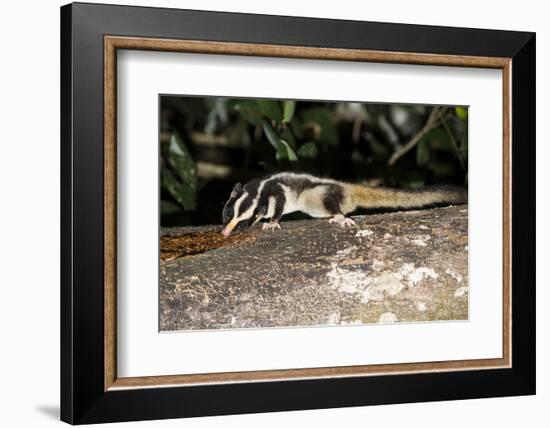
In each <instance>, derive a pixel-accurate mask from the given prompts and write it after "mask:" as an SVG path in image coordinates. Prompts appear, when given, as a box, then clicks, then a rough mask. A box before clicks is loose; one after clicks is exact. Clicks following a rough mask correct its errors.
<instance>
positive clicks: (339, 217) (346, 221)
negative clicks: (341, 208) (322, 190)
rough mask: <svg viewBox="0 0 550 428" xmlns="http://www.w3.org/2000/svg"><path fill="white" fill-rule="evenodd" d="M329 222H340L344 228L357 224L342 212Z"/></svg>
mask: <svg viewBox="0 0 550 428" xmlns="http://www.w3.org/2000/svg"><path fill="white" fill-rule="evenodd" d="M328 222H329V223H336V224H339V225H340V227H343V228H346V227H353V226H355V222H354V221H353V220H352V219H351V218H348V217H345V216H343V215H342V214H336V215H335V216H334V217H331V219H330V220H329V221H328Z"/></svg>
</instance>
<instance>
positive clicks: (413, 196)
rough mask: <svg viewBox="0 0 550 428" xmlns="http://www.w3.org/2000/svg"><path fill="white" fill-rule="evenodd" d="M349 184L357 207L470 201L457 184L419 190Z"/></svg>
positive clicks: (412, 205) (432, 204)
mask: <svg viewBox="0 0 550 428" xmlns="http://www.w3.org/2000/svg"><path fill="white" fill-rule="evenodd" d="M349 186H350V190H351V192H350V193H351V195H352V199H353V204H354V205H355V206H356V207H357V208H367V209H368V208H424V207H430V206H438V205H452V204H464V203H466V202H468V192H467V190H466V189H463V188H461V187H455V186H429V187H424V188H422V189H418V190H401V189H385V188H370V187H366V186H361V185H356V184H350V185H349Z"/></svg>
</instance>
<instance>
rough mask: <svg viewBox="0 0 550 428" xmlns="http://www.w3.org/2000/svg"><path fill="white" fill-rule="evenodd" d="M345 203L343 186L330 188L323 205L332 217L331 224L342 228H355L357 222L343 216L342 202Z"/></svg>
mask: <svg viewBox="0 0 550 428" xmlns="http://www.w3.org/2000/svg"><path fill="white" fill-rule="evenodd" d="M343 201H344V191H343V189H342V187H341V186H338V185H335V186H330V188H329V191H328V192H327V193H326V194H325V197H324V198H323V204H324V205H325V208H326V209H327V211H328V212H329V213H330V214H331V215H332V217H331V218H330V220H329V223H336V224H338V225H340V226H341V227H353V226H355V222H354V221H353V220H352V219H351V218H348V217H346V216H345V215H344V214H342V202H343Z"/></svg>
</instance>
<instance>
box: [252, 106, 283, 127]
mask: <svg viewBox="0 0 550 428" xmlns="http://www.w3.org/2000/svg"><path fill="white" fill-rule="evenodd" d="M257 103H258V105H259V106H260V110H261V111H262V113H263V114H264V116H267V117H268V118H269V119H271V120H274V121H275V122H279V123H280V122H281V121H282V120H283V114H282V112H281V106H280V104H279V103H278V102H277V101H273V100H258V101H257Z"/></svg>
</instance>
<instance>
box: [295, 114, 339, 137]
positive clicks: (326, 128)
mask: <svg viewBox="0 0 550 428" xmlns="http://www.w3.org/2000/svg"><path fill="white" fill-rule="evenodd" d="M302 118H303V121H304V124H305V126H306V127H307V126H308V125H309V126H312V127H313V129H314V130H315V129H318V130H319V131H320V132H319V134H318V135H315V138H316V140H318V141H319V142H321V143H323V144H325V145H328V146H336V145H337V144H338V132H337V130H336V125H335V124H334V122H333V121H332V117H331V115H330V112H329V111H328V110H327V109H326V108H323V107H313V108H310V109H308V110H305V111H304V112H303V113H302Z"/></svg>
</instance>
